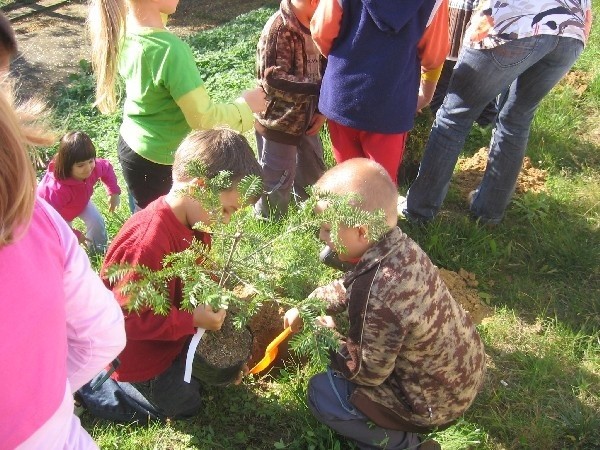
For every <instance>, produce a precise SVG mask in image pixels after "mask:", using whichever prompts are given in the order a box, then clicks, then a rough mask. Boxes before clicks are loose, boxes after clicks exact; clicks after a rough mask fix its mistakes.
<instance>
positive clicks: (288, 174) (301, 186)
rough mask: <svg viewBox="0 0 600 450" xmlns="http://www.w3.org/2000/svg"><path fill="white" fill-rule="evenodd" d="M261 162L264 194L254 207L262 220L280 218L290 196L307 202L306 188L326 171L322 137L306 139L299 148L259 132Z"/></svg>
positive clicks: (307, 137)
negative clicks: (275, 140) (272, 139)
mask: <svg viewBox="0 0 600 450" xmlns="http://www.w3.org/2000/svg"><path fill="white" fill-rule="evenodd" d="M256 144H257V147H258V162H259V163H260V165H261V167H262V172H263V183H264V187H265V193H264V194H263V195H262V196H261V198H260V200H258V202H257V203H256V205H255V210H256V212H257V213H258V214H260V215H261V216H263V217H271V218H274V219H279V218H280V217H282V216H284V215H285V214H286V213H287V210H288V206H289V204H290V200H291V196H292V195H293V196H294V199H295V200H296V201H302V200H306V198H307V194H306V187H307V186H311V185H313V184H314V183H315V182H316V181H317V180H318V179H319V178H320V177H321V175H323V172H325V162H324V161H323V146H322V145H321V139H320V138H319V136H318V135H317V136H306V135H305V136H303V137H302V139H301V140H300V142H299V143H298V145H289V144H281V143H279V142H274V141H270V140H268V139H265V138H264V137H263V136H262V135H260V134H259V133H258V132H257V133H256Z"/></svg>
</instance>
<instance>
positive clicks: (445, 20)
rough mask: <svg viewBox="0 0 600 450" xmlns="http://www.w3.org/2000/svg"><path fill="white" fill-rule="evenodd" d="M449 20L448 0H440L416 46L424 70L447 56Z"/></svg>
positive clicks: (436, 66) (437, 64) (432, 66)
mask: <svg viewBox="0 0 600 450" xmlns="http://www.w3.org/2000/svg"><path fill="white" fill-rule="evenodd" d="M449 20H450V19H449V17H448V0H442V2H441V4H440V6H439V7H438V9H437V11H436V12H435V16H434V17H433V20H432V21H431V23H430V24H429V26H428V27H427V28H426V29H425V33H424V34H423V37H422V38H421V40H420V41H419V45H418V46H417V49H418V52H419V57H420V58H421V67H422V68H423V69H424V71H425V72H428V71H430V70H434V69H437V68H438V67H440V66H441V65H442V64H444V61H445V59H446V56H448V51H449V50H450V37H449V34H448V28H449Z"/></svg>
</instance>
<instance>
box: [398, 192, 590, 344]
mask: <svg viewBox="0 0 600 450" xmlns="http://www.w3.org/2000/svg"><path fill="white" fill-rule="evenodd" d="M591 201H593V200H591ZM453 202H454V205H453V207H452V208H451V209H446V210H444V211H443V212H442V213H441V214H440V215H439V216H438V217H437V218H436V219H435V220H434V221H433V222H431V223H430V224H428V225H427V226H425V227H417V226H413V225H410V224H409V223H407V222H402V223H401V228H403V229H404V230H405V231H406V232H407V233H408V234H409V236H411V237H412V238H413V239H415V240H416V241H417V242H418V243H419V244H420V246H421V247H422V248H423V249H424V250H425V252H426V253H427V254H428V255H429V256H430V258H431V259H432V260H433V261H434V263H435V264H437V265H439V266H441V267H444V268H447V269H450V270H454V271H457V270H458V269H460V268H464V269H466V270H468V271H470V272H474V273H475V274H476V275H477V279H478V280H479V283H480V286H479V287H478V290H479V292H480V294H481V293H484V294H487V295H488V296H489V298H490V300H489V302H490V304H491V305H492V306H505V307H508V308H510V309H512V310H514V311H515V312H517V314H519V315H520V316H521V317H522V318H524V319H525V320H527V321H529V322H531V321H534V320H535V319H536V318H537V317H546V318H550V319H554V318H557V319H558V320H560V321H561V322H562V323H563V324H565V325H566V326H568V327H569V328H570V329H571V330H573V331H574V332H575V333H577V332H579V331H580V330H584V331H586V330H587V331H590V330H591V331H593V330H598V329H600V304H599V303H598V298H600V270H599V268H598V262H599V261H600V233H598V229H597V224H594V222H593V221H592V220H590V218H589V217H588V215H586V211H588V210H589V208H590V205H589V203H590V201H588V202H585V201H582V199H570V200H568V201H567V200H564V201H562V200H559V199H557V197H555V196H552V195H550V194H548V193H546V192H540V193H526V194H523V195H521V196H517V197H515V199H514V200H513V202H512V204H511V205H510V206H509V209H508V211H507V216H506V217H505V219H504V220H503V222H502V223H501V224H500V225H498V226H496V227H487V226H485V225H481V224H479V223H477V222H475V221H473V220H472V219H469V217H468V209H467V206H466V203H465V202H464V200H458V199H455V200H453ZM596 208H597V206H596Z"/></svg>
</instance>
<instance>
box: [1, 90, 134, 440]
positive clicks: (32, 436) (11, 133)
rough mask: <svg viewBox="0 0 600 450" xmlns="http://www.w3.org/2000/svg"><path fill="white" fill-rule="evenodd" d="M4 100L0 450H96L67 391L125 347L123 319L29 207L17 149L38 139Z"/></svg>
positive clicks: (51, 217) (40, 205)
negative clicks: (77, 415)
mask: <svg viewBox="0 0 600 450" xmlns="http://www.w3.org/2000/svg"><path fill="white" fill-rule="evenodd" d="M8 95H10V88H9V87H8V86H7V85H6V83H4V82H0V136H2V139H0V286H2V295H1V296H0V317H2V326H0V361H2V370H0V398H1V399H2V401H1V402H0V447H2V448H7V449H13V448H19V449H64V448H69V449H88V448H97V446H96V444H95V443H94V442H93V440H92V438H91V437H90V435H89V434H88V433H87V432H86V431H85V430H84V429H83V428H82V427H81V424H80V423H79V419H78V418H77V417H76V416H75V415H73V393H74V392H75V391H76V390H77V389H79V388H80V387H81V386H82V385H83V384H84V383H86V382H87V381H89V380H90V379H91V378H92V377H93V376H94V375H96V374H97V373H98V372H100V371H101V370H102V369H103V368H104V367H105V366H106V365H107V364H108V363H110V362H111V361H112V360H113V359H114V358H115V357H116V356H117V355H118V354H119V353H120V351H121V350H122V349H123V347H124V346H125V327H124V321H123V314H122V313H121V308H120V307H119V305H118V303H117V302H116V301H115V299H114V297H113V295H112V293H111V292H110V291H109V290H108V289H106V288H105V287H104V285H103V284H102V282H101V281H100V278H99V277H98V275H97V274H96V273H95V272H94V271H93V270H92V268H91V267H90V263H89V260H88V258H87V256H86V254H85V252H84V251H83V250H82V249H81V248H80V247H79V245H78V243H77V239H76V238H75V236H74V235H73V233H72V231H71V230H70V228H69V226H68V225H67V224H66V223H65V221H64V220H63V219H62V218H61V217H60V216H59V215H58V213H57V212H56V211H54V210H53V209H52V208H51V207H50V206H49V205H48V204H47V203H46V202H44V201H43V200H39V199H36V196H35V182H36V180H35V171H34V169H33V165H32V163H31V160H30V159H29V155H28V152H27V150H26V148H25V146H24V144H23V142H24V141H26V142H27V141H37V142H40V141H41V140H43V139H40V136H39V135H33V134H32V133H31V132H30V130H28V129H27V128H26V127H24V126H23V125H21V124H20V123H19V120H18V118H17V115H16V114H15V111H14V110H13V108H12V107H11V103H10V101H9V99H8V98H7V97H8ZM20 117H23V115H22V114H21V115H20Z"/></svg>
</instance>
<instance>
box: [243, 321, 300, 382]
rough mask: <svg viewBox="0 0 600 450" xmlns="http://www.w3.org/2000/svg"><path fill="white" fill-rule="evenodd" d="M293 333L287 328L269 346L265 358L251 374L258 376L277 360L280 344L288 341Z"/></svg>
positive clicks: (251, 370)
mask: <svg viewBox="0 0 600 450" xmlns="http://www.w3.org/2000/svg"><path fill="white" fill-rule="evenodd" d="M291 333H292V329H291V328H290V327H287V328H286V329H285V330H283V331H282V332H281V333H279V336H277V337H276V338H275V339H273V341H272V342H271V343H270V344H269V345H267V349H266V350H265V356H264V357H263V359H261V360H260V361H259V362H258V364H256V365H255V366H254V367H253V368H252V369H250V373H251V374H257V373H260V372H262V371H263V370H265V369H266V368H267V367H269V365H271V363H272V362H273V361H275V358H277V351H278V349H279V344H281V343H282V342H283V341H285V340H286V338H287V337H288V336H289V335H290V334H291Z"/></svg>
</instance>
